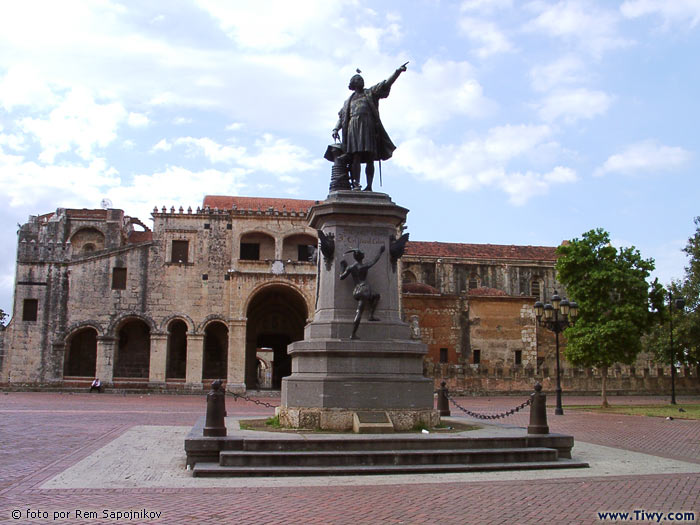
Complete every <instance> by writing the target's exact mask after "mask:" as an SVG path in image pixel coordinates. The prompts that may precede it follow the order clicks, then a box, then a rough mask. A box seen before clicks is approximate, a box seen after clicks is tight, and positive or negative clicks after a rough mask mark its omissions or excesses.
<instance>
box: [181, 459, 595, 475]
mask: <svg viewBox="0 0 700 525" xmlns="http://www.w3.org/2000/svg"><path fill="white" fill-rule="evenodd" d="M586 467H588V463H584V462H580V461H573V460H561V459H560V460H558V461H533V462H526V463H482V464H453V465H352V466H326V467H297V466H290V467H279V466H277V467H230V466H222V465H219V464H218V463H203V462H200V463H197V464H196V465H195V466H194V469H193V470H192V475H193V476H194V477H199V478H204V477H262V476H270V477H278V476H350V475H371V474H374V475H378V474H427V473H450V472H495V471H508V470H541V469H561V468H586Z"/></svg>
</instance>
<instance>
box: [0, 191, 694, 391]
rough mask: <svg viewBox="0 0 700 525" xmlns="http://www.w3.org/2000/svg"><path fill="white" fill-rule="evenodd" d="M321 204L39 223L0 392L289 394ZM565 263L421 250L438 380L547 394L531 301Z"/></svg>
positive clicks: (543, 346)
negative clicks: (313, 212)
mask: <svg viewBox="0 0 700 525" xmlns="http://www.w3.org/2000/svg"><path fill="white" fill-rule="evenodd" d="M315 203H316V202H315V201H309V200H297V199H269V198H254V197H225V196H207V197H206V198H205V199H204V202H203V205H202V206H201V207H198V208H197V209H196V210H192V209H191V208H188V209H187V210H184V209H183V208H179V209H177V210H176V209H175V208H172V207H171V208H169V209H166V208H165V207H163V208H160V209H157V208H155V209H154V210H153V213H152V220H153V226H152V228H149V227H146V226H145V225H144V224H143V223H142V222H141V221H140V220H138V219H136V218H131V217H128V216H126V215H125V214H124V212H123V211H122V210H117V209H108V210H87V209H83V210H77V209H62V208H59V209H58V210H56V212H55V213H50V214H46V215H40V216H32V217H30V219H29V221H28V222H27V223H26V224H24V225H22V226H21V228H20V230H19V233H18V247H17V270H16V280H15V295H14V305H13V316H12V319H11V322H10V323H9V325H8V326H7V328H6V330H4V331H3V332H2V333H0V385H5V386H10V387H17V388H27V387H33V386H35V387H42V388H45V387H47V386H55V387H83V386H86V385H88V384H89V382H90V381H92V379H93V378H94V377H99V378H100V379H101V380H102V382H103V383H104V384H105V385H107V386H113V387H115V388H148V389H153V390H185V391H191V390H201V389H202V388H203V387H204V385H206V384H207V383H208V382H209V381H210V380H212V379H216V378H225V379H226V381H227V384H228V388H230V389H234V390H239V391H242V390H245V389H248V390H251V389H257V388H260V387H264V388H273V389H275V388H279V385H280V381H281V378H282V377H284V376H286V375H288V374H289V373H290V361H289V357H288V356H287V354H286V347H287V345H288V344H289V343H291V342H292V341H296V340H299V339H302V338H303V328H304V325H305V324H306V323H307V322H308V321H310V320H311V318H312V317H313V312H314V310H315V302H316V296H315V294H316V265H317V263H316V262H312V261H313V260H314V251H315V247H316V245H317V235H316V231H315V230H313V229H312V228H310V227H309V226H308V225H307V214H308V210H309V208H310V207H311V206H313V205H314V204H315ZM555 260H556V257H555V248H553V247H532V246H498V245H478V244H454V243H434V242H409V243H408V246H407V249H406V253H405V255H404V257H403V258H402V259H401V261H400V264H401V267H400V272H399V275H401V278H402V281H403V293H402V295H401V302H402V304H401V307H402V313H403V316H404V318H405V320H406V321H407V322H410V323H411V325H412V327H413V328H414V333H415V336H416V337H420V338H421V339H422V340H423V342H425V343H426V344H427V345H428V347H429V354H428V357H427V359H426V363H425V368H426V373H427V374H429V375H431V376H433V377H435V379H436V381H440V380H441V379H443V378H446V379H447V380H448V381H449V382H450V385H451V387H453V388H456V389H461V390H465V391H470V390H473V391H489V392H493V391H519V390H529V389H530V387H531V384H532V382H533V379H532V378H533V377H534V376H537V377H539V378H540V379H543V380H545V381H547V380H548V377H549V374H550V373H551V371H552V370H553V367H552V359H553V339H552V337H551V334H543V333H541V331H538V328H537V327H536V323H535V319H534V314H533V310H532V304H533V303H534V301H535V300H536V298H538V297H549V296H551V294H552V293H553V291H554V290H555V289H558V290H560V291H561V287H560V286H559V284H558V283H557V281H556V276H555V272H554V263H555ZM642 369H643V367H639V368H638V370H640V372H639V373H640V374H645V372H642ZM571 373H572V374H576V372H571ZM613 373H616V372H613ZM585 374H588V372H585V373H584V376H585V378H586V381H588V382H589V383H590V382H591V381H593V382H595V381H594V378H592V379H590V381H589V376H588V375H585ZM655 374H656V375H658V370H657V369H656V368H655V367H654V368H653V372H651V373H646V375H647V376H654V375H655ZM681 375H682V374H681ZM662 376H663V374H662ZM591 377H592V376H591ZM681 380H682V379H681ZM587 385H588V383H587ZM586 388H588V386H586Z"/></svg>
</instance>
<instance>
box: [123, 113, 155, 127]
mask: <svg viewBox="0 0 700 525" xmlns="http://www.w3.org/2000/svg"><path fill="white" fill-rule="evenodd" d="M127 123H128V124H129V126H131V127H132V128H144V127H146V126H148V125H149V124H150V123H151V121H150V120H149V118H148V116H147V115H144V114H143V113H133V112H132V113H129V116H128V118H127Z"/></svg>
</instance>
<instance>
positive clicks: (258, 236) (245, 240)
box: [238, 228, 277, 261]
mask: <svg viewBox="0 0 700 525" xmlns="http://www.w3.org/2000/svg"><path fill="white" fill-rule="evenodd" d="M276 243H277V239H276V237H275V235H274V234H273V233H271V232H268V231H265V230H264V229H262V228H260V229H256V230H250V231H247V232H244V233H241V236H240V237H239V241H238V258H239V259H242V260H253V261H264V260H274V259H276V253H275V249H276ZM254 246H257V250H255V249H254V248H253V247H254Z"/></svg>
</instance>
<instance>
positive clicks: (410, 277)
mask: <svg viewBox="0 0 700 525" xmlns="http://www.w3.org/2000/svg"><path fill="white" fill-rule="evenodd" d="M401 282H402V283H416V282H418V279H417V278H416V274H414V273H413V272H412V271H411V270H404V271H403V273H402V274H401Z"/></svg>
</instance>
